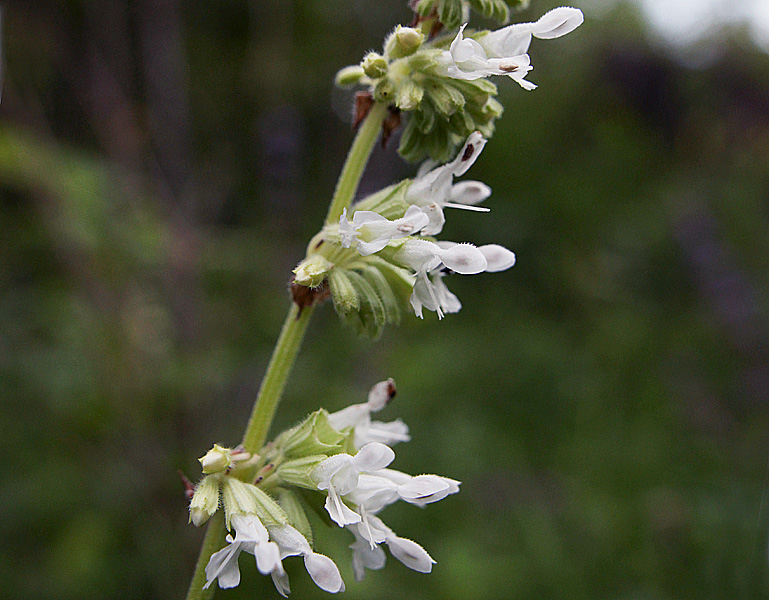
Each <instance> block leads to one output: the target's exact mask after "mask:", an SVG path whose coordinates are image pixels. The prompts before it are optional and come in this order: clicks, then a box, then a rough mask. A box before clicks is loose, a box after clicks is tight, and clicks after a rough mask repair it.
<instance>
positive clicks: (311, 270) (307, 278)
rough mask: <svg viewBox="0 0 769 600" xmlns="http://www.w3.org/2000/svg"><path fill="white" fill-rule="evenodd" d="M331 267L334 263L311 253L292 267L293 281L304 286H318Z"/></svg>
mask: <svg viewBox="0 0 769 600" xmlns="http://www.w3.org/2000/svg"><path fill="white" fill-rule="evenodd" d="M333 268H334V264H333V263H331V262H329V261H328V259H326V257H324V256H321V255H320V254H312V255H310V256H309V257H308V258H305V259H304V260H303V261H302V262H300V263H299V265H298V266H297V267H296V268H295V269H294V282H295V283H298V284H299V285H303V286H305V287H312V288H314V287H318V286H319V285H320V284H321V283H323V280H324V279H325V278H326V275H327V274H328V272H329V271H330V270H331V269H333Z"/></svg>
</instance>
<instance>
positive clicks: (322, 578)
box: [304, 553, 344, 594]
mask: <svg viewBox="0 0 769 600" xmlns="http://www.w3.org/2000/svg"><path fill="white" fill-rule="evenodd" d="M304 566H305V567H306V568H307V572H308V573H309V574H310V577H311V578H312V580H313V581H314V582H315V585H317V586H318V587H319V588H320V589H322V590H323V591H325V592H330V593H332V594H336V593H337V592H343V591H344V580H343V579H342V575H341V574H340V573H339V567H337V566H336V564H335V563H334V561H333V560H331V559H330V558H329V557H328V556H325V555H323V554H316V553H311V554H308V555H306V556H305V557H304Z"/></svg>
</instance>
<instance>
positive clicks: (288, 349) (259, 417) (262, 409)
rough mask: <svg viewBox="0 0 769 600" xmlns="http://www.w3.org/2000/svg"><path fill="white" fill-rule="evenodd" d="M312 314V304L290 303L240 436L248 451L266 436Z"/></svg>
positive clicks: (257, 446)
mask: <svg viewBox="0 0 769 600" xmlns="http://www.w3.org/2000/svg"><path fill="white" fill-rule="evenodd" d="M312 313H313V307H312V306H306V307H305V308H303V309H301V313H300V309H299V307H298V306H297V305H296V304H292V305H291V310H289V311H288V315H286V321H285V323H283V330H282V331H281V332H280V337H279V338H278V343H277V344H275V349H274V350H273V351H272V358H271V359H270V364H269V365H267V372H266V373H265V374H264V379H262V385H261V387H260V388H259V394H257V396H256V403H255V404H254V408H253V410H252V411H251V418H250V419H249V420H248V426H247V427H246V433H245V435H244V436H243V447H244V448H245V449H246V451H247V452H258V451H259V450H260V449H261V447H262V446H263V445H264V442H265V440H266V439H267V432H268V431H269V429H270V425H272V419H273V417H274V416H275V410H276V409H277V408H278V402H280V397H281V395H282V394H283V388H284V387H285V386H286V381H287V380H288V375H289V373H290V372H291V367H293V366H294V361H295V360H296V355H297V354H298V352H299V347H300V346H301V345H302V339H303V338H304V332H305V331H307V324H308V323H309V322H310V317H311V316H312Z"/></svg>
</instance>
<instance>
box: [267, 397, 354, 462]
mask: <svg viewBox="0 0 769 600" xmlns="http://www.w3.org/2000/svg"><path fill="white" fill-rule="evenodd" d="M343 437H344V436H343V435H342V434H341V433H339V432H338V431H337V430H336V429H334V428H333V427H331V425H330V424H329V422H328V412H326V411H325V410H324V409H322V408H321V409H320V410H316V411H315V412H314V413H312V414H311V415H310V416H308V417H307V418H306V419H305V420H304V421H302V422H301V423H300V424H299V425H297V426H296V427H294V428H293V429H290V430H289V431H288V432H286V434H285V436H281V440H280V441H281V450H282V452H283V455H284V456H285V457H286V458H301V457H303V456H311V455H316V454H323V455H326V456H328V455H331V454H337V453H338V452H339V451H340V445H339V444H340V442H341V441H342V439H343Z"/></svg>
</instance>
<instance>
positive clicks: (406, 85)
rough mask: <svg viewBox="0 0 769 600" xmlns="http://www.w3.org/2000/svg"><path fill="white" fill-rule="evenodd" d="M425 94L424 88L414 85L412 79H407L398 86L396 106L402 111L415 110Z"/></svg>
mask: <svg viewBox="0 0 769 600" xmlns="http://www.w3.org/2000/svg"><path fill="white" fill-rule="evenodd" d="M424 93H425V90H424V88H422V87H420V86H418V85H416V84H414V82H413V81H411V80H410V79H405V80H403V81H402V82H401V84H400V85H399V86H398V91H397V94H396V96H395V105H396V106H397V107H398V108H400V109H401V110H414V109H415V108H417V107H418V106H419V103H420V102H421V101H422V96H424Z"/></svg>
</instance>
